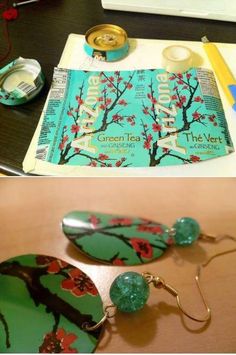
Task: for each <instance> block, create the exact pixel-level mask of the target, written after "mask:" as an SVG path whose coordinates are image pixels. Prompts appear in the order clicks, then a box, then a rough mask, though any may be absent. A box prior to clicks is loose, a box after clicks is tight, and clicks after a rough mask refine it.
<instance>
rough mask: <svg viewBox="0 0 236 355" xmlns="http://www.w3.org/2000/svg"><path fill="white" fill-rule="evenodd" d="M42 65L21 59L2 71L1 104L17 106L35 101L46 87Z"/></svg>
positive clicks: (0, 72)
mask: <svg viewBox="0 0 236 355" xmlns="http://www.w3.org/2000/svg"><path fill="white" fill-rule="evenodd" d="M44 82H45V80H44V76H43V74H42V71H41V66H40V64H39V63H38V62H37V61H36V60H34V59H24V58H21V57H19V58H18V59H16V60H14V61H13V62H11V63H10V64H8V65H7V66H6V67H4V68H2V69H1V70H0V102H1V103H2V104H4V105H9V106H15V105H21V104H24V103H26V102H28V101H30V100H31V99H33V98H34V97H35V96H36V95H38V93H39V92H40V91H41V89H42V88H43V85H44Z"/></svg>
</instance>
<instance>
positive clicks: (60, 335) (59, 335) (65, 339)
mask: <svg viewBox="0 0 236 355" xmlns="http://www.w3.org/2000/svg"><path fill="white" fill-rule="evenodd" d="M76 339H77V336H76V335H75V334H73V333H66V332H65V330H64V329H63V328H59V329H58V330H57V331H56V332H51V333H47V334H46V335H45V336H44V339H43V344H42V345H41V346H40V347H39V353H42V354H45V353H50V354H55V353H58V354H60V353H68V354H69V353H77V352H78V351H77V349H75V348H71V347H70V346H71V344H72V343H73V342H74V341H75V340H76Z"/></svg>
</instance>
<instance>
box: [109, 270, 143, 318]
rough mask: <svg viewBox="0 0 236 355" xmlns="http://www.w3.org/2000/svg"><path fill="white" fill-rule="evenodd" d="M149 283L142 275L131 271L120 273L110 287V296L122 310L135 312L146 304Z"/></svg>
mask: <svg viewBox="0 0 236 355" xmlns="http://www.w3.org/2000/svg"><path fill="white" fill-rule="evenodd" d="M148 297H149V285H148V283H147V281H146V280H145V279H144V278H143V277H142V275H140V274H138V273H137V272H133V271H129V272H125V273H123V274H121V275H119V276H118V277H117V278H116V279H115V280H114V281H113V283H112V285H111V288H110V298H111V300H112V302H113V303H114V304H115V305H116V306H117V309H118V310H119V311H121V312H129V313H130V312H135V311H137V310H139V309H141V308H143V306H144V305H145V303H146V302H147V299H148Z"/></svg>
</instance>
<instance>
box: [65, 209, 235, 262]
mask: <svg viewBox="0 0 236 355" xmlns="http://www.w3.org/2000/svg"><path fill="white" fill-rule="evenodd" d="M62 230H63V232H64V234H65V236H66V237H67V238H68V239H69V240H70V241H71V242H72V243H73V244H74V245H75V246H76V247H77V249H78V250H79V251H81V252H82V253H84V254H86V255H87V256H88V257H90V258H92V259H95V260H97V261H99V262H102V263H106V264H112V265H130V266H131V265H140V264H145V263H148V262H150V261H153V260H155V259H157V258H159V257H161V256H162V255H163V253H164V252H165V251H166V250H167V249H168V248H169V247H170V246H171V245H177V246H188V245H191V244H192V243H194V242H195V241H197V240H201V239H204V240H209V241H218V240H219V238H221V239H222V238H225V237H227V238H231V239H234V238H233V237H231V236H222V237H215V236H211V235H207V234H204V233H202V232H201V229H200V226H199V224H198V222H197V221H196V220H195V219H193V218H189V217H183V218H180V219H178V220H177V221H176V222H175V223H174V225H173V227H171V228H169V227H167V226H166V225H164V224H161V223H157V222H154V221H150V220H147V219H143V218H131V217H127V216H116V215H111V214H104V213H94V212H80V211H73V212H70V213H68V214H67V215H65V217H64V218H63V220H62Z"/></svg>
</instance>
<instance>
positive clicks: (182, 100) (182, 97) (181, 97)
mask: <svg viewBox="0 0 236 355" xmlns="http://www.w3.org/2000/svg"><path fill="white" fill-rule="evenodd" d="M180 101H181V102H182V103H185V102H186V96H184V95H181V96H180Z"/></svg>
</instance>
